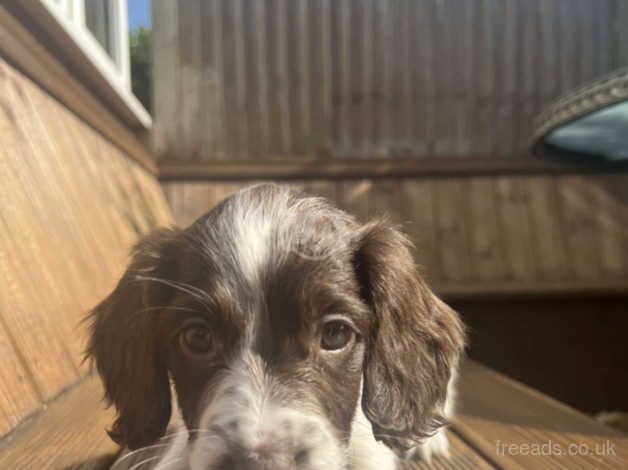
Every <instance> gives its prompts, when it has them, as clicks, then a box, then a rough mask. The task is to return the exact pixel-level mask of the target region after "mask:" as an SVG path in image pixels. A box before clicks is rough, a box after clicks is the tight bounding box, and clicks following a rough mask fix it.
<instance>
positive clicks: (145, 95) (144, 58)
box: [129, 26, 153, 113]
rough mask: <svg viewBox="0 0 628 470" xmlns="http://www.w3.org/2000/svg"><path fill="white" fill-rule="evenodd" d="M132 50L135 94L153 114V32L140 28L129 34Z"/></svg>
mask: <svg viewBox="0 0 628 470" xmlns="http://www.w3.org/2000/svg"><path fill="white" fill-rule="evenodd" d="M129 46H130V48H131V85H132V88H133V93H134V94H135V96H137V98H138V99H139V100H140V101H141V102H142V104H143V105H144V107H145V108H146V109H147V110H148V111H149V112H150V113H152V107H153V106H152V90H153V71H152V56H151V32H150V30H149V29H146V28H143V27H141V26H140V27H139V28H137V29H136V30H135V31H132V32H131V33H130V34H129Z"/></svg>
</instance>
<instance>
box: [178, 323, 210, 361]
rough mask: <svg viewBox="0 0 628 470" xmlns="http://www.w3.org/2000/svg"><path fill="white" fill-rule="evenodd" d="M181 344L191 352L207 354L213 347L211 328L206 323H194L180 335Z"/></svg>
mask: <svg viewBox="0 0 628 470" xmlns="http://www.w3.org/2000/svg"><path fill="white" fill-rule="evenodd" d="M179 339H180V342H181V346H182V347H183V349H184V350H185V351H186V352H189V353H191V354H206V353H207V352H209V349H210V348H211V336H210V333H209V329H208V328H207V327H206V326H204V325H192V326H189V327H187V328H186V329H184V330H183V331H182V332H181V334H180V336H179Z"/></svg>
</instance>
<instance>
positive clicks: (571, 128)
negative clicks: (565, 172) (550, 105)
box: [546, 102, 628, 160]
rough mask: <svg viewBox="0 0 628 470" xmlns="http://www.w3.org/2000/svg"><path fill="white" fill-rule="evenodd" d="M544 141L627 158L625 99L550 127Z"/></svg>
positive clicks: (597, 153) (560, 146) (593, 153)
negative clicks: (561, 124)
mask: <svg viewBox="0 0 628 470" xmlns="http://www.w3.org/2000/svg"><path fill="white" fill-rule="evenodd" d="M546 142H547V143H548V144H550V145H553V146H555V147H558V148H562V149H565V150H569V151H572V152H578V153H585V154H588V155H596V156H602V157H605V158H607V159H609V160H624V159H627V158H628V102H623V103H618V104H615V105H613V106H609V107H608V108H604V109H602V110H599V111H595V112H593V113H591V114H589V115H587V116H584V117H581V118H579V119H576V120H575V121H572V122H569V123H567V124H565V125H564V126H562V127H559V128H558V129H556V130H554V131H553V132H552V133H551V134H550V135H549V136H547V138H546Z"/></svg>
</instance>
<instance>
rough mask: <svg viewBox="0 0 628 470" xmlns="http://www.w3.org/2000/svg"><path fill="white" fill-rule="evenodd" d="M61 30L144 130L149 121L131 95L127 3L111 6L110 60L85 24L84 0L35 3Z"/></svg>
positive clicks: (118, 0) (120, 1)
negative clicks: (112, 19)
mask: <svg viewBox="0 0 628 470" xmlns="http://www.w3.org/2000/svg"><path fill="white" fill-rule="evenodd" d="M36 1H37V2H39V3H40V4H41V5H42V6H43V7H44V8H45V10H46V11H47V12H48V14H49V15H50V16H51V17H52V18H53V19H54V20H55V22H56V23H57V24H58V25H59V26H61V28H62V29H63V30H64V32H65V33H66V34H67V35H68V36H69V37H70V38H71V39H72V40H73V42H74V43H76V45H77V46H78V48H79V49H80V50H81V51H82V53H83V54H84V55H85V56H86V57H87V58H88V60H89V61H91V62H92V64H93V65H94V66H95V67H96V68H97V69H98V71H99V73H100V74H101V75H102V76H103V77H104V78H105V79H106V81H107V82H108V83H109V85H110V86H111V87H112V88H113V89H114V91H115V92H116V93H117V94H118V95H119V97H120V98H121V100H122V101H123V102H124V103H125V105H126V106H127V107H128V108H129V110H130V111H131V113H132V114H134V115H135V117H136V118H137V121H138V123H139V124H140V125H142V126H143V127H144V128H146V129H148V128H150V126H151V124H152V120H151V117H150V115H149V114H148V112H147V111H146V109H145V108H144V107H143V106H142V104H141V103H140V102H139V101H138V100H137V98H136V97H135V96H134V95H133V92H132V91H131V61H130V53H129V35H128V17H127V0H112V1H113V2H114V13H115V23H114V24H110V25H109V27H110V28H111V29H110V31H109V33H110V34H111V36H112V37H114V38H115V39H114V41H113V45H114V51H113V55H114V57H113V58H112V57H111V56H110V55H109V53H108V52H107V51H106V50H105V49H104V47H103V46H102V45H101V44H100V42H98V40H97V39H96V38H95V37H94V35H93V34H92V32H91V31H90V30H89V28H88V27H87V25H86V24H85V0H36Z"/></svg>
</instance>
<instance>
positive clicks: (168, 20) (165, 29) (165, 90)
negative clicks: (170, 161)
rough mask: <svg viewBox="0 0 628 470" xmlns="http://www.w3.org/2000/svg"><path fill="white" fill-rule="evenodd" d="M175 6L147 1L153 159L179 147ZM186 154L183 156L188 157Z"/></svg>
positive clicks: (169, 154) (172, 154) (167, 0)
mask: <svg viewBox="0 0 628 470" xmlns="http://www.w3.org/2000/svg"><path fill="white" fill-rule="evenodd" d="M178 7H179V5H178V4H177V3H176V2H172V1H170V0H154V1H153V2H151V17H152V19H153V20H152V21H153V24H152V31H153V35H152V53H153V67H154V69H153V76H154V77H155V78H154V81H153V112H154V115H155V119H154V120H153V127H152V129H151V145H152V147H153V151H154V153H155V155H156V156H157V158H160V157H175V156H176V155H178V153H177V152H178V151H179V150H180V148H179V127H178V124H177V123H178V119H176V117H178V116H179V108H178V103H179V99H180V96H179V70H180V69H179V64H178V56H179V52H178V51H179V46H178V43H179V40H180V36H181V35H182V34H183V33H180V32H179V20H178V16H179V11H180V9H179V8H178ZM188 157H189V156H186V158H188Z"/></svg>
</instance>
